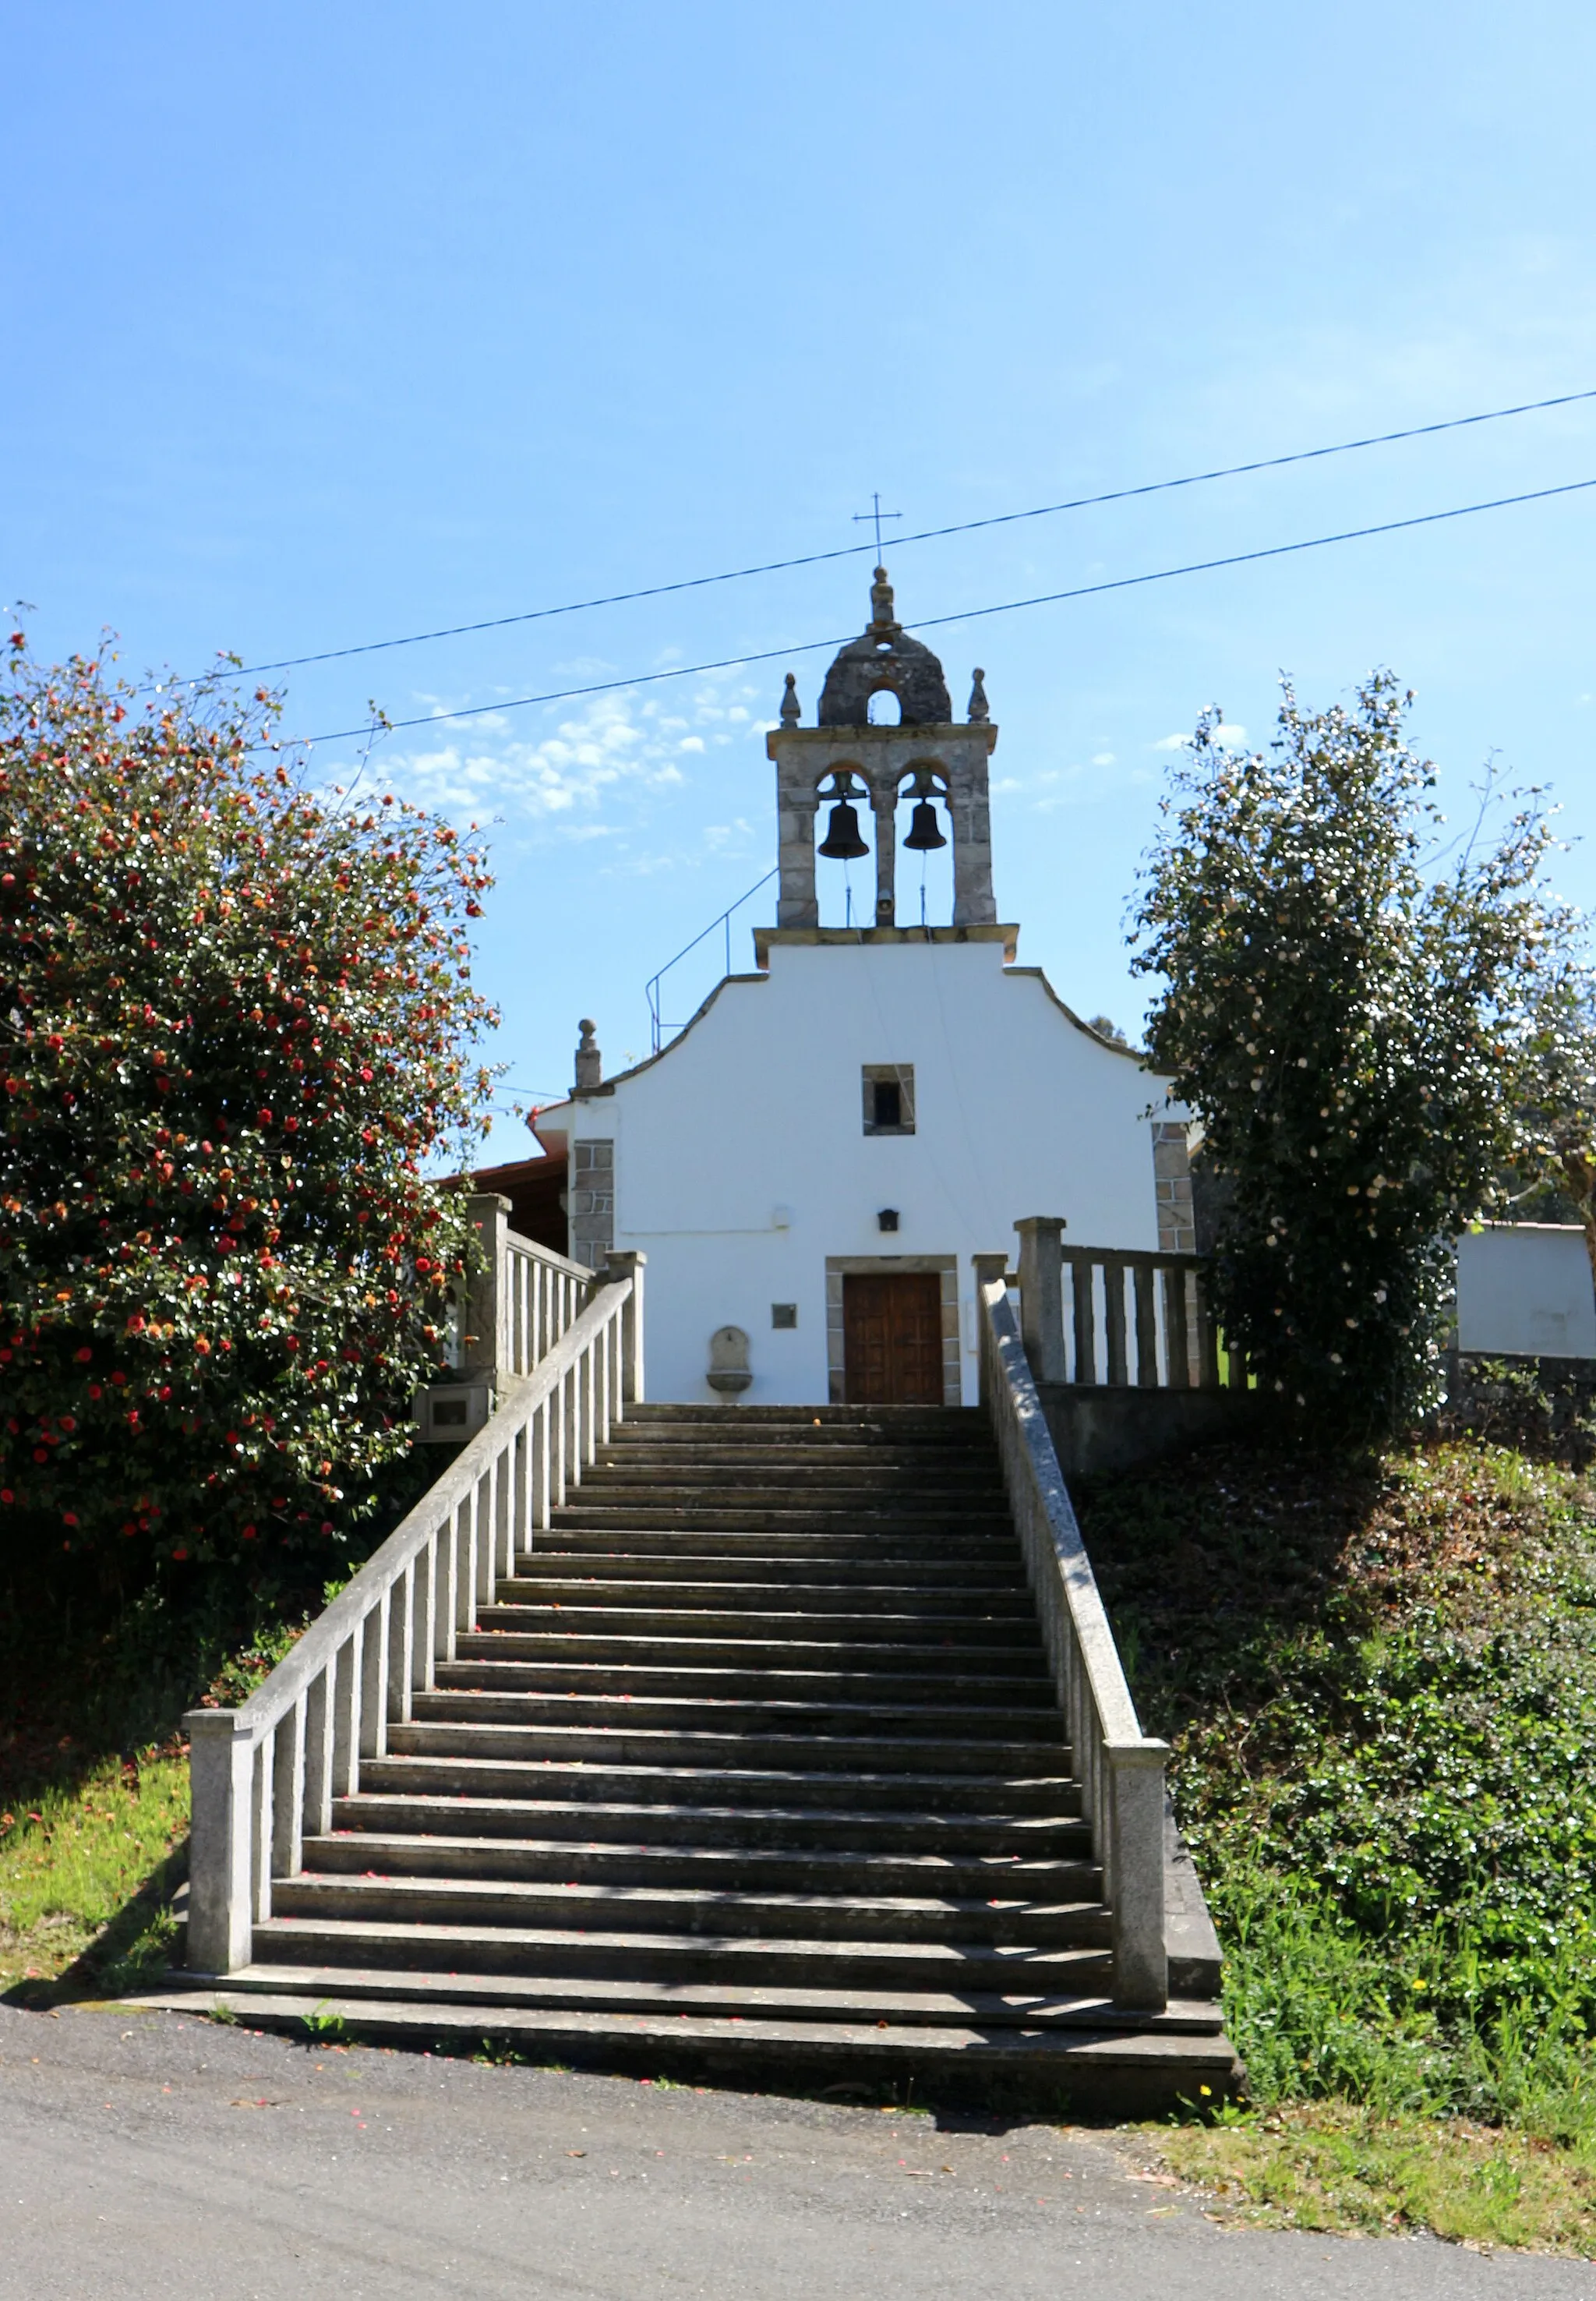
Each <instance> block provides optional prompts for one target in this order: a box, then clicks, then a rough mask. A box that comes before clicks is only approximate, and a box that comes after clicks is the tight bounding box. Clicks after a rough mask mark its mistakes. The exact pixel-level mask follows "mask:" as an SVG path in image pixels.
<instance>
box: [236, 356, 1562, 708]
mask: <svg viewBox="0 0 1596 2301" xmlns="http://www.w3.org/2000/svg"><path fill="white" fill-rule="evenodd" d="M1585 399H1596V389H1592V390H1589V391H1565V392H1560V393H1558V396H1557V397H1555V398H1553V399H1525V400H1522V401H1520V402H1519V404H1518V405H1517V406H1515V407H1488V408H1486V409H1484V410H1483V412H1482V413H1480V414H1476V415H1451V416H1448V417H1446V418H1445V419H1444V420H1443V421H1442V422H1441V423H1415V424H1410V425H1409V426H1408V428H1407V429H1406V430H1404V431H1374V432H1371V433H1370V434H1369V436H1368V437H1367V438H1366V439H1338V440H1336V441H1335V442H1334V443H1333V445H1331V446H1329V447H1326V448H1299V449H1298V450H1297V451H1296V452H1295V453H1294V454H1291V455H1289V456H1258V457H1257V458H1256V459H1255V460H1254V461H1253V462H1251V463H1249V464H1223V465H1221V466H1220V467H1219V468H1217V469H1216V470H1215V471H1211V472H1188V473H1185V474H1184V475H1183V476H1182V478H1180V479H1178V480H1149V481H1145V482H1144V483H1143V484H1142V485H1141V486H1140V487H1134V488H1114V489H1110V490H1109V491H1108V493H1107V494H1106V495H1099V496H1072V497H1071V498H1069V499H1068V500H1067V501H1065V502H1064V503H1054V504H1037V505H1035V506H1032V508H1031V509H1030V510H1028V511H1003V512H994V513H992V514H991V515H990V516H989V517H987V518H985V519H965V520H960V521H958V522H957V523H955V524H954V525H952V526H950V527H925V528H921V529H920V530H918V531H917V532H916V533H915V534H913V535H897V536H894V537H893V538H892V548H893V549H894V550H896V549H898V547H899V546H900V545H902V544H906V543H936V542H940V541H941V540H943V538H945V537H947V536H949V535H973V534H974V533H975V532H976V531H977V530H978V529H980V528H983V527H1010V526H1013V525H1014V524H1015V522H1016V521H1020V520H1027V519H1051V518H1053V517H1055V516H1056V515H1057V514H1058V513H1060V512H1065V511H1087V510H1090V509H1091V508H1092V507H1093V506H1096V505H1099V504H1112V503H1128V502H1130V501H1131V500H1132V498H1134V497H1136V496H1155V495H1162V494H1165V493H1166V492H1167V491H1168V490H1170V489H1175V488H1196V487H1202V486H1204V485H1206V484H1207V481H1210V480H1234V479H1241V478H1243V477H1245V476H1246V475H1247V474H1249V473H1253V472H1277V471H1279V470H1281V469H1282V468H1283V466H1284V465H1286V464H1311V463H1315V462H1316V461H1317V460H1318V459H1319V458H1321V457H1322V456H1349V455H1351V454H1353V453H1354V452H1355V451H1356V450H1357V449H1358V448H1386V447H1390V446H1391V445H1392V444H1393V443H1394V442H1395V441H1397V440H1400V439H1427V438H1429V437H1430V436H1431V435H1432V434H1433V433H1434V432H1437V431H1465V430H1466V429H1467V428H1468V427H1469V426H1470V425H1471V424H1475V423H1500V422H1502V421H1503V420H1504V418H1506V417H1508V416H1510V415H1534V414H1540V413H1541V412H1542V410H1543V409H1545V408H1548V407H1572V406H1574V405H1575V403H1576V402H1578V401H1580V400H1585ZM874 549H875V545H874V543H873V542H870V543H848V544H842V545H840V546H839V547H838V548H837V549H836V550H834V551H811V552H806V553H805V554H804V555H802V556H800V557H798V558H796V559H767V560H764V561H762V562H761V563H760V564H759V565H757V566H754V567H731V568H727V569H726V570H725V571H724V572H723V573H721V574H719V575H689V576H684V577H682V578H681V580H680V581H679V582H673V583H651V584H648V585H647V586H646V587H645V588H644V589H642V590H636V591H608V592H605V593H603V594H601V595H600V596H599V597H597V598H591V599H572V600H568V601H567V602H566V603H565V604H564V606H562V607H529V608H528V609H526V610H525V612H524V613H522V614H521V615H491V616H489V617H488V618H487V619H486V620H485V621H483V622H481V623H448V624H445V625H443V626H441V627H440V628H439V629H438V630H437V631H430V632H408V633H406V634H405V636H404V637H403V638H401V639H393V640H363V641H362V642H361V643H360V644H359V645H357V646H355V647H341V648H322V649H321V650H320V652H319V653H317V654H314V655H285V656H279V657H277V658H276V659H275V661H273V662H271V663H252V664H246V665H243V667H242V668H241V669H240V670H239V671H238V672H237V673H236V674H234V676H235V677H237V678H238V679H254V678H255V676H256V675H257V674H260V673H262V672H267V671H297V670H300V669H302V668H303V667H304V665H306V664H312V663H341V662H344V661H346V660H347V658H348V657H350V656H356V655H380V654H381V653H383V652H384V651H386V650H388V649H389V648H404V647H421V646H422V645H424V644H425V643H426V642H427V641H429V640H455V639H464V638H467V637H469V636H471V635H472V633H475V632H502V631H506V630H507V629H508V628H509V627H510V626H511V625H512V624H514V623H543V622H546V621H547V620H548V619H549V618H550V617H552V616H555V615H583V614H585V613H586V612H587V611H588V610H589V608H593V607H625V606H628V605H630V604H631V602H632V601H633V600H637V599H663V598H668V597H669V596H670V594H671V593H672V592H674V591H698V590H705V589H706V587H708V586H709V585H711V584H715V583H740V582H745V581H746V580H747V579H748V577H750V576H754V575H777V574H782V573H786V572H787V571H788V570H789V569H790V568H794V567H819V566H823V565H825V564H826V563H827V562H828V561H829V560H833V559H852V558H856V557H857V556H858V555H859V553H861V552H864V551H873V550H874Z"/></svg>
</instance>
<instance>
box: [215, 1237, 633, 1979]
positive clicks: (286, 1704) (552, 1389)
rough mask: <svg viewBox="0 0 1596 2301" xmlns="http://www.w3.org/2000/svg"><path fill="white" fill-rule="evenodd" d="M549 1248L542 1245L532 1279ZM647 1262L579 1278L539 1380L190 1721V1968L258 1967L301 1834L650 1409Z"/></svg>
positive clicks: (521, 1321)
mask: <svg viewBox="0 0 1596 2301" xmlns="http://www.w3.org/2000/svg"><path fill="white" fill-rule="evenodd" d="M500 1203H501V1204H502V1202H500ZM520 1244H521V1245H525V1244H526V1242H524V1241H523V1242H520ZM530 1252H531V1259H532V1260H533V1263H534V1267H535V1268H540V1267H541V1265H540V1264H539V1263H538V1262H537V1258H539V1257H542V1256H543V1250H542V1249H541V1248H532V1249H531V1251H530ZM526 1259H528V1258H525V1257H518V1254H517V1251H516V1250H515V1249H512V1250H510V1251H509V1253H508V1255H507V1256H506V1259H504V1260H503V1261H499V1260H497V1259H496V1261H495V1262H494V1264H493V1266H492V1268H494V1270H495V1271H496V1272H497V1274H498V1276H499V1277H500V1279H501V1280H502V1281H503V1282H504V1283H503V1289H502V1291H501V1293H500V1296H499V1300H498V1302H497V1309H496V1315H495V1319H494V1322H493V1323H492V1324H490V1325H489V1326H488V1332H489V1334H490V1335H494V1336H495V1337H496V1338H497V1343H503V1344H504V1346H505V1352H506V1354H505V1356H504V1357H503V1358H502V1359H500V1360H498V1361H497V1364H498V1367H499V1368H500V1370H501V1375H502V1370H503V1369H504V1368H506V1366H513V1365H514V1363H515V1360H514V1355H513V1352H514V1351H525V1350H529V1349H531V1347H532V1346H533V1343H534V1342H535V1340H536V1338H537V1336H538V1335H539V1331H542V1332H543V1333H544V1334H545V1335H547V1327H548V1326H550V1325H552V1324H553V1322H554V1318H555V1317H556V1312H555V1311H554V1310H551V1309H549V1308H548V1301H541V1302H540V1301H539V1297H538V1296H537V1293H536V1285H537V1284H541V1282H540V1281H537V1282H533V1281H530V1280H529V1281H528V1282H527V1286H530V1287H532V1289H533V1291H532V1292H528V1291H527V1289H526V1287H522V1291H521V1292H520V1293H519V1294H518V1293H517V1292H516V1289H517V1286H518V1285H520V1284H521V1280H520V1276H519V1275H518V1269H517V1264H518V1261H521V1262H524V1261H525V1260H526ZM549 1259H551V1260H553V1261H554V1262H556V1263H557V1262H558V1261H559V1260H560V1258H559V1257H557V1256H556V1257H553V1258H549ZM643 1259H644V1258H643V1257H642V1256H641V1255H640V1254H639V1255H627V1256H623V1257H620V1258H618V1259H617V1260H616V1261H614V1262H612V1264H611V1265H610V1266H609V1268H607V1269H606V1270H605V1271H603V1272H600V1273H597V1275H594V1274H589V1273H587V1272H578V1274H577V1276H579V1277H581V1279H582V1281H583V1282H584V1284H589V1285H590V1286H591V1289H592V1293H591V1297H590V1299H589V1300H588V1301H584V1302H583V1304H582V1305H581V1309H579V1310H578V1311H577V1312H576V1315H575V1317H574V1318H572V1321H571V1323H570V1324H569V1325H568V1326H565V1328H564V1331H563V1332H562V1333H561V1334H560V1335H558V1336H557V1338H556V1339H555V1340H553V1341H552V1343H549V1346H548V1347H547V1349H546V1351H544V1354H543V1355H542V1357H541V1358H540V1359H539V1361H538V1362H537V1364H536V1365H535V1366H533V1367H532V1368H531V1370H530V1371H527V1372H524V1373H517V1374H513V1375H511V1376H509V1377H508V1379H501V1380H500V1383H499V1387H498V1404H497V1412H496V1413H495V1414H493V1416H492V1417H491V1418H490V1419H489V1420H488V1421H487V1422H486V1423H485V1424H484V1426H483V1427H481V1428H480V1429H479V1430H478V1432H477V1434H476V1435H475V1436H474V1437H473V1438H472V1439H471V1440H470V1441H469V1443H467V1444H466V1445H465V1446H464V1448H463V1450H462V1452H461V1453H460V1454H459V1456H458V1458H457V1459H456V1460H455V1461H454V1462H452V1463H451V1464H450V1465H449V1467H448V1468H447V1470H446V1471H445V1472H444V1474H443V1476H442V1477H441V1478H439V1480H438V1482H437V1484H436V1485H433V1486H432V1487H431V1488H430V1490H429V1491H428V1493H427V1494H425V1495H424V1496H423V1497H422V1500H421V1502H418V1503H417V1504H416V1506H415V1508H414V1510H412V1511H411V1512H410V1514H409V1516H408V1517H407V1518H406V1519H404V1520H403V1522H402V1523H401V1524H400V1525H399V1526H398V1527H397V1528H396V1529H395V1531H394V1532H393V1533H392V1534H391V1535H389V1538H388V1540H387V1541H386V1542H385V1543H384V1544H382V1547H381V1548H380V1550H379V1551H378V1552H376V1553H375V1555H374V1556H372V1558H370V1559H368V1560H367V1561H366V1563H365V1565H364V1566H363V1567H362V1568H361V1569H360V1571H359V1573H358V1574H356V1575H355V1578H354V1580H353V1581H352V1582H350V1583H349V1584H348V1586H347V1588H345V1589H344V1590H342V1591H341V1592H340V1593H339V1594H338V1597H337V1598H335V1599H334V1600H333V1602H332V1603H331V1605H330V1606H329V1607H328V1609H327V1611H326V1612H325V1613H324V1614H322V1616H321V1617H320V1619H318V1620H317V1621H315V1622H313V1624H312V1625H311V1627H310V1628H309V1629H308V1630H307V1631H306V1632H305V1636H303V1637H302V1638H301V1639H300V1641H299V1643H298V1644H297V1645H296V1646H295V1647H294V1649H293V1651H292V1653H289V1654H288V1656H287V1657H286V1658H285V1659H284V1660H283V1661H281V1662H280V1663H279V1665H278V1667H277V1669H274V1670H273V1671H272V1675H271V1677H270V1678H268V1679H267V1680H266V1682H265V1684H264V1686H262V1687H260V1689H259V1690H258V1692H256V1693H255V1694H252V1695H251V1697H250V1699H249V1700H248V1701H247V1703H243V1705H242V1706H241V1707H240V1708H238V1709H236V1710H193V1711H189V1712H188V1716H187V1717H186V1718H185V1719H184V1721H183V1722H184V1726H185V1728H186V1730H187V1732H188V1737H189V1752H190V1756H189V1765H190V1770H191V1774H192V1781H193V1794H194V1817H193V1830H192V1837H191V1842H190V1852H189V1902H188V1964H189V1965H190V1967H192V1968H195V1969H196V1970H199V1971H201V1972H205V1973H211V1974H224V1973H228V1972H230V1971H232V1970H233V1969H234V1968H236V1967H238V1966H239V1965H243V1964H247V1962H248V1961H249V1957H250V1950H251V1937H252V1933H253V1929H254V1928H255V1925H256V1924H258V1923H261V1922H263V1921H264V1920H265V1919H267V1918H268V1917H270V1915H271V1913H272V1880H273V1879H274V1878H283V1877H290V1876H293V1875H295V1874H296V1873H297V1871H298V1870H299V1868H300V1866H301V1846H302V1844H303V1840H304V1837H305V1834H306V1833H307V1832H308V1833H310V1834H312V1835H325V1833H326V1832H327V1831H328V1830H329V1829H330V1828H331V1826H332V1805H333V1800H334V1799H335V1798H340V1797H352V1796H354V1795H355V1792H356V1790H357V1789H358V1787H359V1785H360V1769H361V1764H362V1761H363V1760H365V1759H368V1758H379V1757H381V1756H382V1755H383V1754H384V1752H385V1749H386V1746H387V1735H388V1728H389V1724H390V1722H401V1723H402V1722H407V1721H408V1719H409V1717H410V1714H411V1704H412V1700H413V1697H414V1694H416V1693H417V1692H418V1691H420V1690H422V1689H426V1688H430V1686H431V1685H432V1684H433V1673H434V1670H435V1668H436V1665H437V1664H438V1662H439V1661H452V1660H453V1658H454V1653H455V1639H456V1637H457V1636H458V1635H459V1633H460V1632H461V1631H462V1630H463V1629H468V1628H469V1627H471V1625H472V1623H473V1622H474V1620H475V1619H476V1616H477V1611H478V1609H479V1608H480V1607H481V1606H484V1605H490V1604H491V1603H492V1602H493V1600H494V1595H495V1592H496V1590H497V1586H498V1585H499V1583H500V1582H501V1581H503V1580H505V1579H506V1578H507V1577H510V1576H512V1575H513V1574H514V1571H515V1569H516V1564H517V1561H518V1560H519V1559H520V1558H521V1557H522V1555H523V1554H524V1553H525V1552H527V1551H528V1550H529V1549H530V1548H531V1543H532V1539H533V1536H534V1534H535V1533H537V1532H539V1531H541V1530H543V1529H545V1528H547V1526H548V1523H549V1513H550V1511H551V1510H554V1509H556V1508H557V1507H558V1505H559V1504H560V1503H561V1502H564V1499H565V1496H566V1494H567V1492H568V1491H569V1490H570V1489H571V1488H572V1487H573V1486H574V1485H578V1484H579V1483H580V1481H581V1477H582V1474H583V1472H584V1470H586V1469H588V1468H591V1466H592V1464H593V1461H594V1459H595V1455H596V1453H597V1449H598V1447H600V1446H601V1445H603V1444H604V1443H606V1441H607V1439H608V1436H609V1433H610V1429H611V1426H612V1425H613V1424H614V1423H615V1422H617V1421H619V1420H620V1419H621V1418H623V1413H624V1411H625V1409H626V1407H627V1406H629V1405H631V1404H633V1403H634V1402H638V1401H640V1400H641V1398H642V1394H643V1272H642V1264H643ZM556 1275H557V1274H556ZM552 1299H553V1298H552V1297H551V1298H549V1300H552ZM546 1314H547V1315H546ZM539 1318H544V1319H545V1325H544V1327H543V1328H542V1329H541V1330H540V1329H539V1325H538V1320H539ZM480 1340H481V1337H480V1336H479V1342H480ZM497 1343H496V1347H497Z"/></svg>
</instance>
